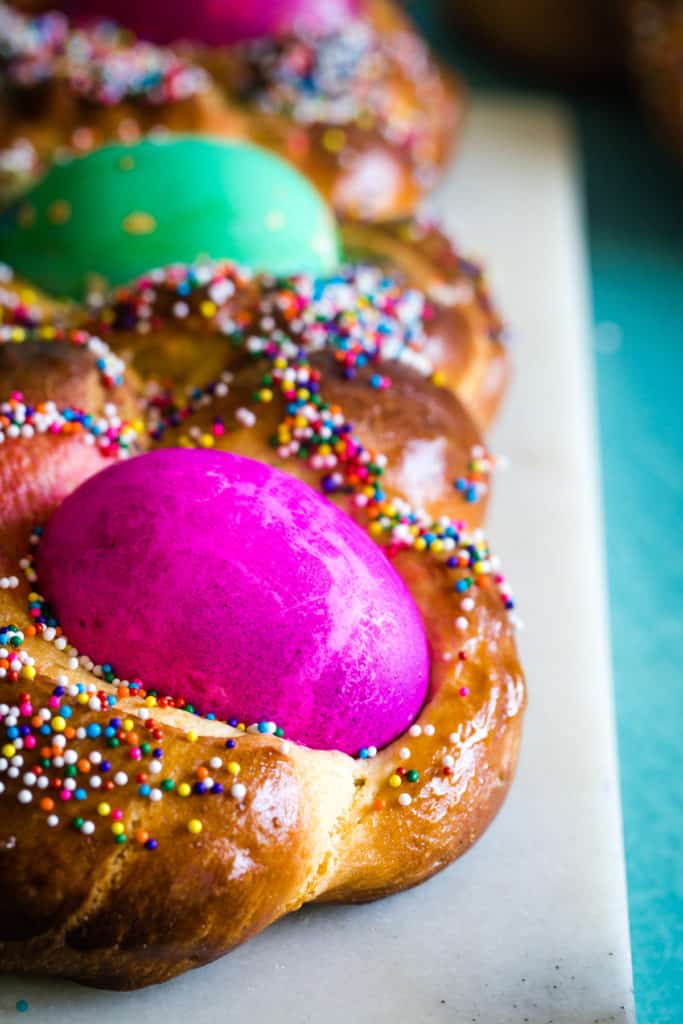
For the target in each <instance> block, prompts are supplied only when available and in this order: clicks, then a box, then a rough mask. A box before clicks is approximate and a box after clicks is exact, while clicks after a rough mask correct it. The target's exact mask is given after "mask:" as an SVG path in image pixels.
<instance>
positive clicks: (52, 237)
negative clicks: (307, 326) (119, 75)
mask: <svg viewBox="0 0 683 1024" xmlns="http://www.w3.org/2000/svg"><path fill="white" fill-rule="evenodd" d="M206 257H210V258H213V259H231V260H234V261H235V262H237V263H241V264H242V265H244V266H246V267H251V268H252V269H254V270H265V271H268V272H270V273H272V274H290V273H297V272H307V273H310V274H314V275H320V274H325V273H328V272H329V271H330V270H332V269H334V267H335V266H336V265H337V263H338V260H339V249H338V242H337V233H336V226H335V222H334V218H333V216H332V214H331V212H330V210H329V209H328V207H327V206H326V205H325V203H324V202H323V200H322V198H321V197H320V196H319V195H318V193H317V192H316V190H315V189H314V188H313V186H312V185H310V184H309V182H308V181H307V180H306V179H305V178H304V177H303V176H302V175H300V174H299V173H298V172H297V171H295V170H294V169H293V168H292V167H290V166H289V164H286V163H285V162H284V161H283V160H280V159H279V158H278V157H276V156H273V155H272V154H271V153H268V152H267V151H266V150H263V149H259V148H258V147H257V146H250V145H242V144H229V143H221V142H214V141H211V140H209V139H199V138H175V139H173V140H164V141H150V140H146V141H144V142H141V143H138V144H137V145H134V146H106V147H104V148H103V149H98V150H95V151H94V152H92V153H90V154H88V155H87V156H84V157H80V158H78V159H74V160H71V161H69V162H68V163H64V164H56V165H55V166H53V167H52V169H51V170H50V171H49V172H48V174H47V175H46V176H45V177H44V178H43V179H42V181H40V182H39V183H38V184H37V185H36V186H35V187H34V188H33V189H31V190H30V191H29V192H27V193H26V194H25V195H24V196H23V197H22V198H21V200H19V201H17V202H16V203H14V204H13V205H12V206H11V207H9V208H8V209H7V210H6V211H5V212H4V213H3V214H2V216H0V260H2V261H3V262H5V263H8V264H9V265H10V266H12V267H13V268H14V270H15V271H17V273H19V274H21V275H22V276H23V277H26V278H28V279H29V280H30V281H32V282H33V283H34V284H36V285H37V286H38V287H40V288H41V289H43V290H44V291H46V292H49V293H51V294H53V295H58V296H60V297H67V296H68V297H69V298H74V299H79V298H82V296H83V294H84V292H85V291H86V289H87V286H88V283H89V281H92V279H93V277H98V278H101V279H103V280H104V281H105V282H106V284H108V285H110V286H116V285H120V284H125V283H126V282H127V281H129V280H131V279H132V278H134V277H136V276H138V275H139V274H143V273H145V272H146V271H148V270H151V269H153V268H154V267H159V266H164V265H165V264H168V263H190V262H193V261H195V260H197V259H201V258H206Z"/></svg>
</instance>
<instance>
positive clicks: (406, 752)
mask: <svg viewBox="0 0 683 1024" xmlns="http://www.w3.org/2000/svg"><path fill="white" fill-rule="evenodd" d="M398 756H399V757H400V758H401V760H402V761H407V760H408V758H409V757H410V747H401V749H400V750H399V752H398Z"/></svg>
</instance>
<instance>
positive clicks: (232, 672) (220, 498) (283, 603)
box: [37, 449, 429, 754]
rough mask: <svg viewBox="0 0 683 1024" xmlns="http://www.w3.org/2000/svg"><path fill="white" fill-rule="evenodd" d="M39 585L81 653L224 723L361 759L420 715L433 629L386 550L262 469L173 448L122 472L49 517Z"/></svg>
mask: <svg viewBox="0 0 683 1024" xmlns="http://www.w3.org/2000/svg"><path fill="white" fill-rule="evenodd" d="M37 571H38V580H39V589H40V591H41V592H42V593H43V595H44V596H45V597H47V598H48V600H49V601H50V603H51V606H52V609H53V611H54V613H55V614H56V616H57V618H58V619H59V622H60V624H61V625H62V626H63V628H64V631H65V633H66V635H67V637H68V638H69V640H70V641H71V643H72V644H74V645H75V646H76V647H77V648H78V649H79V651H81V652H82V653H84V654H87V655H88V656H89V657H90V658H92V659H93V660H94V661H95V662H97V663H99V664H104V663H107V662H109V663H110V664H112V665H113V667H114V670H115V672H116V673H117V675H118V676H119V677H121V678H126V679H129V680H131V679H134V678H140V679H141V680H142V681H143V684H144V685H145V686H146V687H147V688H148V689H155V690H158V691H159V692H161V693H163V694H168V695H170V696H173V697H183V698H184V699H185V700H186V701H188V702H190V703H191V704H193V705H194V706H195V707H196V708H197V709H198V710H201V711H203V712H209V711H210V712H213V713H215V714H216V716H217V717H218V718H221V719H229V718H233V717H234V718H237V719H238V720H239V721H244V722H246V723H247V724H252V723H256V722H262V721H271V722H275V723H277V725H278V726H281V727H282V728H283V729H284V730H285V735H286V736H288V737H289V738H291V739H294V740H297V741H299V742H301V743H305V744H307V745H308V746H311V747H317V748H323V749H338V750H344V751H346V752H347V753H350V754H356V753H358V751H359V750H360V749H361V748H362V747H367V746H371V745H372V746H376V747H381V746H383V745H385V744H386V743H388V742H389V741H390V740H392V739H394V738H395V737H396V736H398V735H400V734H401V733H402V732H403V731H404V730H405V729H406V728H407V727H408V726H409V725H410V723H411V722H412V721H413V720H414V718H415V717H416V715H417V713H418V711H419V710H420V708H421V706H422V703H423V701H424V698H425V694H426V690H427V684H428V676H429V654H428V649H427V642H426V638H425V632H424V628H423V624H422V620H421V617H420V614H419V612H418V610H417V608H416V606H415V604H414V602H413V599H412V597H411V595H410V593H409V591H408V589H407V588H406V586H405V584H404V583H403V581H402V580H401V578H400V577H399V576H398V574H397V573H396V571H395V570H394V569H393V567H392V566H391V564H390V563H389V561H388V560H387V558H386V556H385V554H384V553H383V551H382V550H381V548H379V547H378V546H377V545H376V544H375V543H374V542H373V541H372V540H371V539H370V537H369V536H368V535H367V534H366V533H365V531H364V530H363V529H361V527H359V526H358V525H356V523H354V522H353V521H352V520H351V519H350V518H349V517H348V516H347V515H345V514H344V512H342V511H341V510H340V509H338V508H337V507H336V506H334V505H333V504H332V503H331V502H329V501H328V500H327V499H326V498H324V497H323V496H322V495H319V494H317V493H316V492H315V491H314V490H313V489H312V488H310V487H308V486H307V485H306V484H304V483H302V482H301V481H299V480H296V479H295V478H294V477H291V476H288V475H287V474H286V473H283V472H281V471H280V470H277V469H273V468H271V467H269V466H266V465H264V464H263V463H260V462H255V461H254V460H252V459H246V458H242V457H240V456H237V455H231V454H228V453H226V452H211V451H204V450H199V451H196V450H187V449H167V450H165V451H159V452H153V453H150V454H147V455H141V456H139V457H138V458H135V459H131V460H130V461H128V462H121V463H118V464H116V465H114V466H111V467H110V468H108V469H106V470H104V471H103V472H101V473H98V474H97V475H96V476H94V477H91V478H90V479H89V480H87V481H86V482H85V483H84V484H83V485H82V486H81V487H79V488H78V489H77V490H76V491H75V492H74V493H73V494H71V495H70V496H69V497H68V498H67V499H66V500H65V501H64V502H63V503H62V505H61V506H60V507H59V508H58V509H57V511H56V512H55V513H54V514H53V516H52V518H51V519H50V521H49V522H48V524H47V526H46V527H45V530H44V533H43V537H42V540H41V542H40V545H39V548H38V555H37Z"/></svg>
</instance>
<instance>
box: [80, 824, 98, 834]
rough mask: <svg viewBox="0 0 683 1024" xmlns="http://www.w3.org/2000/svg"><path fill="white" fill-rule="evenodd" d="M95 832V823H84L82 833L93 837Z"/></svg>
mask: <svg viewBox="0 0 683 1024" xmlns="http://www.w3.org/2000/svg"><path fill="white" fill-rule="evenodd" d="M94 831H95V823H94V822H93V821H84V822H83V824H82V825H81V832H82V833H83V835H84V836H91V835H92V834H93V832H94Z"/></svg>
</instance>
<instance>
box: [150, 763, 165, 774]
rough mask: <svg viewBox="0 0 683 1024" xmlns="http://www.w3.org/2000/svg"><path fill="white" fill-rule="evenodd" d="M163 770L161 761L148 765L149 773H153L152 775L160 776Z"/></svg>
mask: <svg viewBox="0 0 683 1024" xmlns="http://www.w3.org/2000/svg"><path fill="white" fill-rule="evenodd" d="M161 769H162V764H161V761H156V760H155V761H150V762H149V764H148V765H147V771H148V772H151V774H152V775H158V774H159V772H160V771H161Z"/></svg>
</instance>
